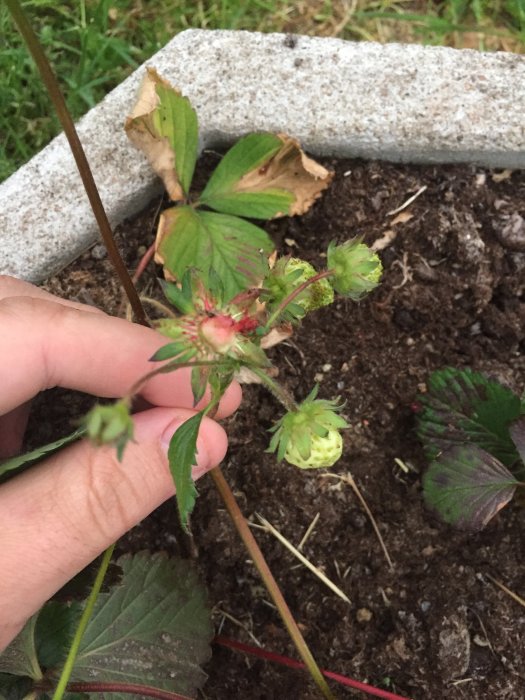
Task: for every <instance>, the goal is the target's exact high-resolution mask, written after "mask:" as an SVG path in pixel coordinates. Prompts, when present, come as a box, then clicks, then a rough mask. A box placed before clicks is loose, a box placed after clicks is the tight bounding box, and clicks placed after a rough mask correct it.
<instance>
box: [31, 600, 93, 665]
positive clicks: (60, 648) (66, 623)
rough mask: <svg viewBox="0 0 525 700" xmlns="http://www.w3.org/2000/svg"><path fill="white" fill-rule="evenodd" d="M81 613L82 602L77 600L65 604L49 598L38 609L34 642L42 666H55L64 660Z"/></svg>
mask: <svg viewBox="0 0 525 700" xmlns="http://www.w3.org/2000/svg"><path fill="white" fill-rule="evenodd" d="M81 613H82V604H81V603H80V602H78V601H74V602H72V603H70V604H66V603H58V602H56V601H53V600H51V601H49V602H48V603H46V604H45V605H44V607H43V608H42V609H41V610H40V612H39V613H38V617H37V623H36V628H35V644H36V649H37V656H38V660H39V662H40V664H41V665H42V667H43V668H45V669H52V668H56V667H59V666H60V665H61V664H62V663H63V662H64V661H65V659H66V657H67V654H68V651H69V646H70V644H71V641H72V639H73V636H74V634H75V630H76V628H77V625H78V621H79V619H80V615H81Z"/></svg>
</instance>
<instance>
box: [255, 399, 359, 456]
mask: <svg viewBox="0 0 525 700" xmlns="http://www.w3.org/2000/svg"><path fill="white" fill-rule="evenodd" d="M317 391H318V387H317V386H316V387H315V388H314V389H313V391H312V392H311V393H310V395H309V396H308V397H307V398H306V399H305V400H304V401H303V402H302V403H301V404H299V405H298V406H297V408H296V409H294V410H291V411H288V412H287V413H286V414H285V415H284V416H283V417H282V418H281V419H280V420H279V421H277V423H276V424H275V425H274V426H273V428H271V431H272V432H273V433H274V435H273V437H272V439H271V442H270V447H269V448H268V452H275V451H276V452H277V458H278V459H279V460H282V459H284V460H286V461H287V462H288V463H289V464H293V465H294V466H297V467H299V468H300V469H319V468H323V467H331V466H333V465H334V464H335V463H336V462H337V460H338V459H339V458H340V457H341V454H342V452H343V440H342V437H341V433H340V432H339V431H340V430H342V429H344V428H347V427H348V423H347V422H346V421H345V419H344V418H343V417H342V416H341V415H339V413H340V411H341V410H342V408H343V407H342V406H341V405H340V404H339V403H338V400H337V399H335V400H332V401H330V400H326V399H317V398H316V397H317Z"/></svg>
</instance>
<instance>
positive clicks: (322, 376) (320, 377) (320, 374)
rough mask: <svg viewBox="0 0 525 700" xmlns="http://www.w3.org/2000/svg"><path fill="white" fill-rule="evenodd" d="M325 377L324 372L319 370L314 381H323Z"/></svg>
mask: <svg viewBox="0 0 525 700" xmlns="http://www.w3.org/2000/svg"><path fill="white" fill-rule="evenodd" d="M323 379H324V374H323V373H322V372H317V373H316V374H315V376H314V382H322V381H323Z"/></svg>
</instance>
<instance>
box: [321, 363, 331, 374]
mask: <svg viewBox="0 0 525 700" xmlns="http://www.w3.org/2000/svg"><path fill="white" fill-rule="evenodd" d="M331 369H332V365H331V364H329V363H326V365H323V366H322V370H323V372H329V371H330V370H331Z"/></svg>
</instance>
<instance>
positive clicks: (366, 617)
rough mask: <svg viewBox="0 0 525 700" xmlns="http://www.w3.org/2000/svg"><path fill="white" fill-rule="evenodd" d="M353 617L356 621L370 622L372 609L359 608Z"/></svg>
mask: <svg viewBox="0 0 525 700" xmlns="http://www.w3.org/2000/svg"><path fill="white" fill-rule="evenodd" d="M355 618H356V620H357V621H358V622H370V620H371V619H372V611H371V610H369V609H368V608H359V610H358V611H357V613H356V616H355Z"/></svg>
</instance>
